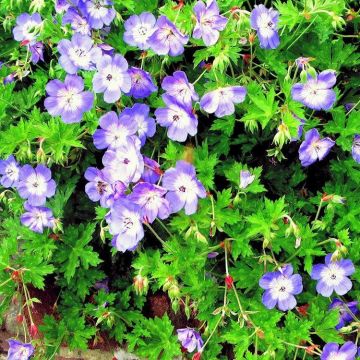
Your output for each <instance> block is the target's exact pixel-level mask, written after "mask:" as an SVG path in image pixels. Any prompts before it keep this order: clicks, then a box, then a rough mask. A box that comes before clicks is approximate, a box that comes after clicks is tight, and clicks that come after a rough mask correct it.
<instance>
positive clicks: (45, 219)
mask: <svg viewBox="0 0 360 360" xmlns="http://www.w3.org/2000/svg"><path fill="white" fill-rule="evenodd" d="M24 208H25V210H26V212H25V213H24V214H22V215H21V217H20V221H21V223H22V224H23V225H25V226H27V227H28V228H29V229H30V230H32V231H35V232H37V233H40V234H42V233H43V232H44V228H46V227H48V228H51V229H52V228H53V227H54V226H55V219H54V216H53V213H52V211H51V209H49V208H47V207H43V206H32V205H30V204H28V202H25V204H24Z"/></svg>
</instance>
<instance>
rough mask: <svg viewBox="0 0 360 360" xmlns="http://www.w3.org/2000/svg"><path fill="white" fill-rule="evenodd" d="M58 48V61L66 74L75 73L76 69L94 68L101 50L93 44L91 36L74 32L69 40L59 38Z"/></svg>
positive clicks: (100, 55) (99, 57)
mask: <svg viewBox="0 0 360 360" xmlns="http://www.w3.org/2000/svg"><path fill="white" fill-rule="evenodd" d="M58 50H59V53H60V54H61V56H60V57H59V63H60V65H61V66H62V67H63V69H64V70H65V71H66V72H67V73H68V74H76V73H77V71H78V70H95V69H96V63H97V62H98V61H99V60H100V59H101V57H102V51H101V50H100V49H99V48H98V47H96V46H94V41H93V40H92V38H91V37H89V36H87V35H82V34H79V33H75V34H74V35H73V36H72V38H71V40H67V39H64V40H61V41H60V42H59V44H58Z"/></svg>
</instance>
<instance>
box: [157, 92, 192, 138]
mask: <svg viewBox="0 0 360 360" xmlns="http://www.w3.org/2000/svg"><path fill="white" fill-rule="evenodd" d="M162 98H163V100H164V102H165V105H166V107H165V108H161V109H156V110H155V116H156V121H157V122H158V123H159V125H161V126H164V127H166V128H167V129H168V131H167V135H168V137H169V139H171V140H176V141H181V142H183V141H185V140H186V138H187V136H188V135H190V136H194V135H196V133H197V126H198V120H197V117H196V116H195V115H194V113H193V112H192V109H191V107H189V106H187V105H185V104H183V103H181V102H179V101H178V100H177V99H176V98H174V97H172V96H169V95H167V94H164V95H163V96H162Z"/></svg>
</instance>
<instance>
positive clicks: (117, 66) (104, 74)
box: [93, 54, 131, 104]
mask: <svg viewBox="0 0 360 360" xmlns="http://www.w3.org/2000/svg"><path fill="white" fill-rule="evenodd" d="M96 67H97V73H96V74H95V75H94V78H93V87H94V91H95V92H96V93H104V101H105V102H107V103H110V104H111V103H114V102H116V101H117V100H119V99H120V96H121V91H123V92H124V93H128V92H129V91H130V89H131V77H130V75H129V74H128V71H127V70H128V63H127V61H126V60H125V58H124V57H123V56H121V55H118V54H116V55H114V57H113V58H111V57H110V56H108V55H104V56H103V57H102V58H101V59H100V60H99V62H98V63H97V64H96Z"/></svg>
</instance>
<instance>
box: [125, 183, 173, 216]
mask: <svg viewBox="0 0 360 360" xmlns="http://www.w3.org/2000/svg"><path fill="white" fill-rule="evenodd" d="M165 194H166V189H164V188H162V187H161V186H157V185H153V184H150V183H145V182H143V183H139V184H137V185H136V186H135V187H134V189H133V192H132V193H131V194H130V195H129V196H128V199H129V200H130V201H132V202H134V203H135V204H137V205H139V206H140V208H141V216H142V219H143V221H145V222H148V223H152V222H153V221H154V220H155V218H156V217H158V218H160V219H166V218H168V217H169V215H170V204H169V202H168V200H166V199H165V198H164V195H165Z"/></svg>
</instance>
